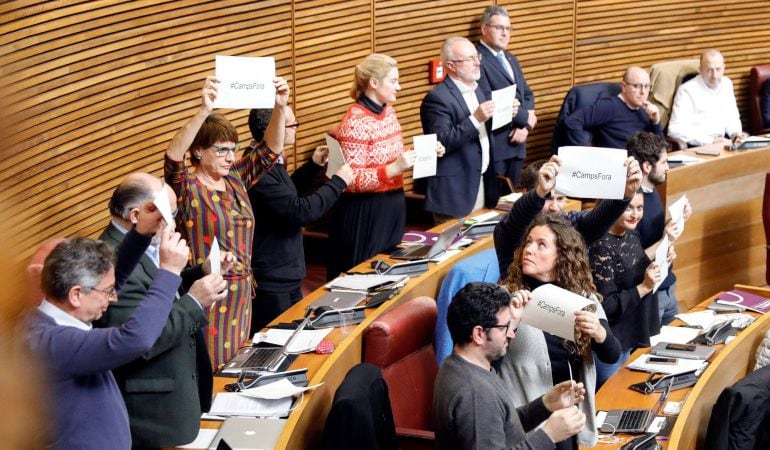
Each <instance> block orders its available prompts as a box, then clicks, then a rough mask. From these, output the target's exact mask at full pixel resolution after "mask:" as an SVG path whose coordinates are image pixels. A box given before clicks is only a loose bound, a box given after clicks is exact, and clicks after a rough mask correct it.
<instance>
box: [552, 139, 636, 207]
mask: <svg viewBox="0 0 770 450" xmlns="http://www.w3.org/2000/svg"><path fill="white" fill-rule="evenodd" d="M627 153H628V152H626V151H625V150H622V149H617V148H602V147H577V146H568V147H559V158H560V159H561V168H560V169H559V175H557V176H556V191H558V192H559V193H560V194H562V195H566V196H567V197H577V198H606V199H615V200H620V199H622V198H623V195H624V193H625V190H626V166H624V165H623V163H624V162H625V161H626V158H627Z"/></svg>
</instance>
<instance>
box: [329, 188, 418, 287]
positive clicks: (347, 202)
mask: <svg viewBox="0 0 770 450" xmlns="http://www.w3.org/2000/svg"><path fill="white" fill-rule="evenodd" d="M405 223H406V202H405V200H404V191H403V190H401V189H399V190H396V191H389V192H373V193H364V194H347V193H345V194H342V196H340V199H339V200H338V201H337V204H336V205H335V206H334V210H333V212H332V217H331V223H330V225H329V249H328V253H327V255H328V260H327V266H326V278H327V279H329V280H331V279H333V278H335V277H336V276H337V275H339V274H340V273H341V272H346V271H348V270H350V269H351V268H353V267H354V266H356V265H358V264H360V263H361V262H362V261H366V260H367V259H369V258H371V257H372V256H374V255H376V254H378V253H382V252H384V251H385V250H388V249H390V248H392V247H394V246H395V245H397V244H398V243H399V242H401V237H402V236H403V235H404V225H405Z"/></svg>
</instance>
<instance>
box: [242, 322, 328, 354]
mask: <svg viewBox="0 0 770 450" xmlns="http://www.w3.org/2000/svg"><path fill="white" fill-rule="evenodd" d="M331 331H332V328H321V329H320V330H302V331H300V332H299V334H297V337H296V338H294V340H293V341H291V345H289V348H287V349H286V351H287V352H289V353H306V352H312V351H314V350H315V348H316V347H318V344H320V343H321V341H322V340H323V339H324V338H325V337H326V335H327V334H329V333H330V332H331ZM293 333H294V330H280V329H276V328H269V329H268V330H267V331H266V332H264V333H255V334H254V339H253V343H254V344H258V343H261V342H266V343H268V344H273V345H280V346H281V347H283V346H284V345H286V341H288V340H289V337H291V335H292V334H293Z"/></svg>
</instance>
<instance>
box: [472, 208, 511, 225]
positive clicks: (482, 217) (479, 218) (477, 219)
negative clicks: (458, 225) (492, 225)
mask: <svg viewBox="0 0 770 450" xmlns="http://www.w3.org/2000/svg"><path fill="white" fill-rule="evenodd" d="M498 216H499V217H500V219H502V217H503V215H502V214H500V211H488V212H485V213H483V214H478V215H475V216H473V217H469V218H467V219H465V222H464V223H465V225H472V224H474V223H483V222H487V221H490V220H492V219H496V218H497V217H498Z"/></svg>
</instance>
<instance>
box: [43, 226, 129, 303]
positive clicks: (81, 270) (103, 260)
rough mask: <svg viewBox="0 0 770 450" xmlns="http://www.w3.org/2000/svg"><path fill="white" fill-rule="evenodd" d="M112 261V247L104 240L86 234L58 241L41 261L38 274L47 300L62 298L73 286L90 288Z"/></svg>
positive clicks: (108, 269) (102, 276)
mask: <svg viewBox="0 0 770 450" xmlns="http://www.w3.org/2000/svg"><path fill="white" fill-rule="evenodd" d="M114 265H115V251H114V250H113V249H112V247H110V246H109V245H108V244H106V243H104V242H102V241H97V240H94V239H89V238H82V237H77V238H72V239H67V240H64V241H62V242H61V243H59V245H57V246H56V247H54V249H53V250H52V251H51V253H50V254H49V255H48V257H47V258H46V259H45V262H44V263H43V272H42V274H41V278H40V287H41V288H42V290H43V292H44V293H45V296H46V298H47V299H48V300H52V301H57V302H64V301H65V300H66V299H67V296H68V295H69V291H70V289H72V288H73V287H74V286H76V285H78V286H81V287H82V288H83V289H84V290H86V291H90V290H91V289H93V288H94V287H96V285H97V284H99V282H100V281H101V280H102V278H104V276H105V275H106V274H107V272H109V271H110V268H112V267H113V266H114Z"/></svg>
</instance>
